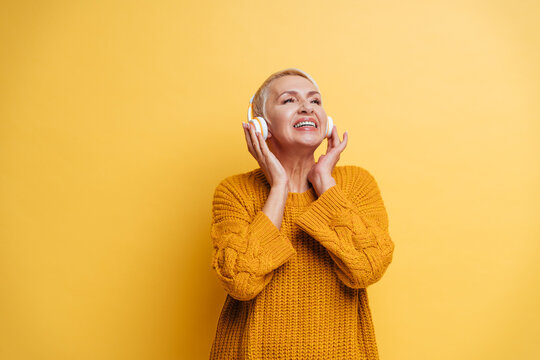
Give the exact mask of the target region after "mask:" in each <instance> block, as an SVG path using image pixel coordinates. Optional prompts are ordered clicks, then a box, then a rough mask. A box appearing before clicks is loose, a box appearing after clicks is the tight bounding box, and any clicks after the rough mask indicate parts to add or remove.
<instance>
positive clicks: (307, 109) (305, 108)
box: [299, 100, 313, 114]
mask: <svg viewBox="0 0 540 360" xmlns="http://www.w3.org/2000/svg"><path fill="white" fill-rule="evenodd" d="M299 110H300V113H306V114H310V113H312V112H313V104H311V103H310V102H309V101H307V100H306V101H303V102H302V105H301V106H300V109H299Z"/></svg>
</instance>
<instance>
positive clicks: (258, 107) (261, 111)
mask: <svg viewBox="0 0 540 360" xmlns="http://www.w3.org/2000/svg"><path fill="white" fill-rule="evenodd" d="M287 75H298V76H302V77H303V78H306V79H308V80H309V81H311V82H312V83H313V85H315V87H316V88H317V90H319V86H318V85H317V83H316V82H315V80H313V78H312V77H311V76H309V75H308V74H307V73H305V72H304V71H302V70H300V69H297V68H288V69H284V70H280V71H278V72H275V73H273V74H272V75H270V76H269V77H268V78H267V79H266V80H265V81H264V82H263V83H262V85H261V86H260V87H259V89H258V90H257V92H256V93H255V95H254V96H253V114H252V116H253V117H257V116H262V117H263V118H265V119H266V100H267V99H268V90H269V88H270V83H271V82H272V81H273V80H275V79H278V78H280V77H283V76H287Z"/></svg>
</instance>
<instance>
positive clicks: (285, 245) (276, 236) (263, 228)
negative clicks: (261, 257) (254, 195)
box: [251, 210, 296, 268]
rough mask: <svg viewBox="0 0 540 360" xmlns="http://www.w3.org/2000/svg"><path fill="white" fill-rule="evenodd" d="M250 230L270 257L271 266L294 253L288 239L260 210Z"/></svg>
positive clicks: (277, 264) (275, 266)
mask: <svg viewBox="0 0 540 360" xmlns="http://www.w3.org/2000/svg"><path fill="white" fill-rule="evenodd" d="M251 232H252V235H253V238H254V239H259V241H260V244H261V248H262V251H263V253H264V254H266V255H268V256H269V258H270V259H271V262H272V265H273V266H272V267H273V268H277V267H279V266H281V265H283V263H285V262H286V261H287V260H288V259H289V258H290V257H291V256H292V255H295V254H296V250H295V249H294V247H293V246H292V243H291V242H290V240H289V239H288V238H287V237H286V236H285V235H283V234H282V233H281V232H280V230H279V229H278V228H277V227H276V225H274V223H273V222H272V220H270V218H269V217H268V216H267V215H266V214H265V213H264V211H262V210H260V211H259V212H258V213H257V215H255V217H254V219H253V221H252V223H251Z"/></svg>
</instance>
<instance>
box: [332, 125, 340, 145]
mask: <svg viewBox="0 0 540 360" xmlns="http://www.w3.org/2000/svg"><path fill="white" fill-rule="evenodd" d="M338 145H339V135H338V132H337V127H336V125H334V127H333V129H332V147H333V148H334V147H336V146H338Z"/></svg>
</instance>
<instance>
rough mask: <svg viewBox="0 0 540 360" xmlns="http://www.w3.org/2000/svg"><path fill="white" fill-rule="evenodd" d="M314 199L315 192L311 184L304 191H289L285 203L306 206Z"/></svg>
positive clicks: (315, 197) (315, 196)
mask: <svg viewBox="0 0 540 360" xmlns="http://www.w3.org/2000/svg"><path fill="white" fill-rule="evenodd" d="M316 199H317V192H316V191H315V189H314V188H313V186H311V185H310V186H309V189H308V190H306V191H304V192H301V193H296V192H290V193H288V194H287V204H290V205H292V206H306V205H309V204H311V203H312V202H313V201H315V200H316Z"/></svg>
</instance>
